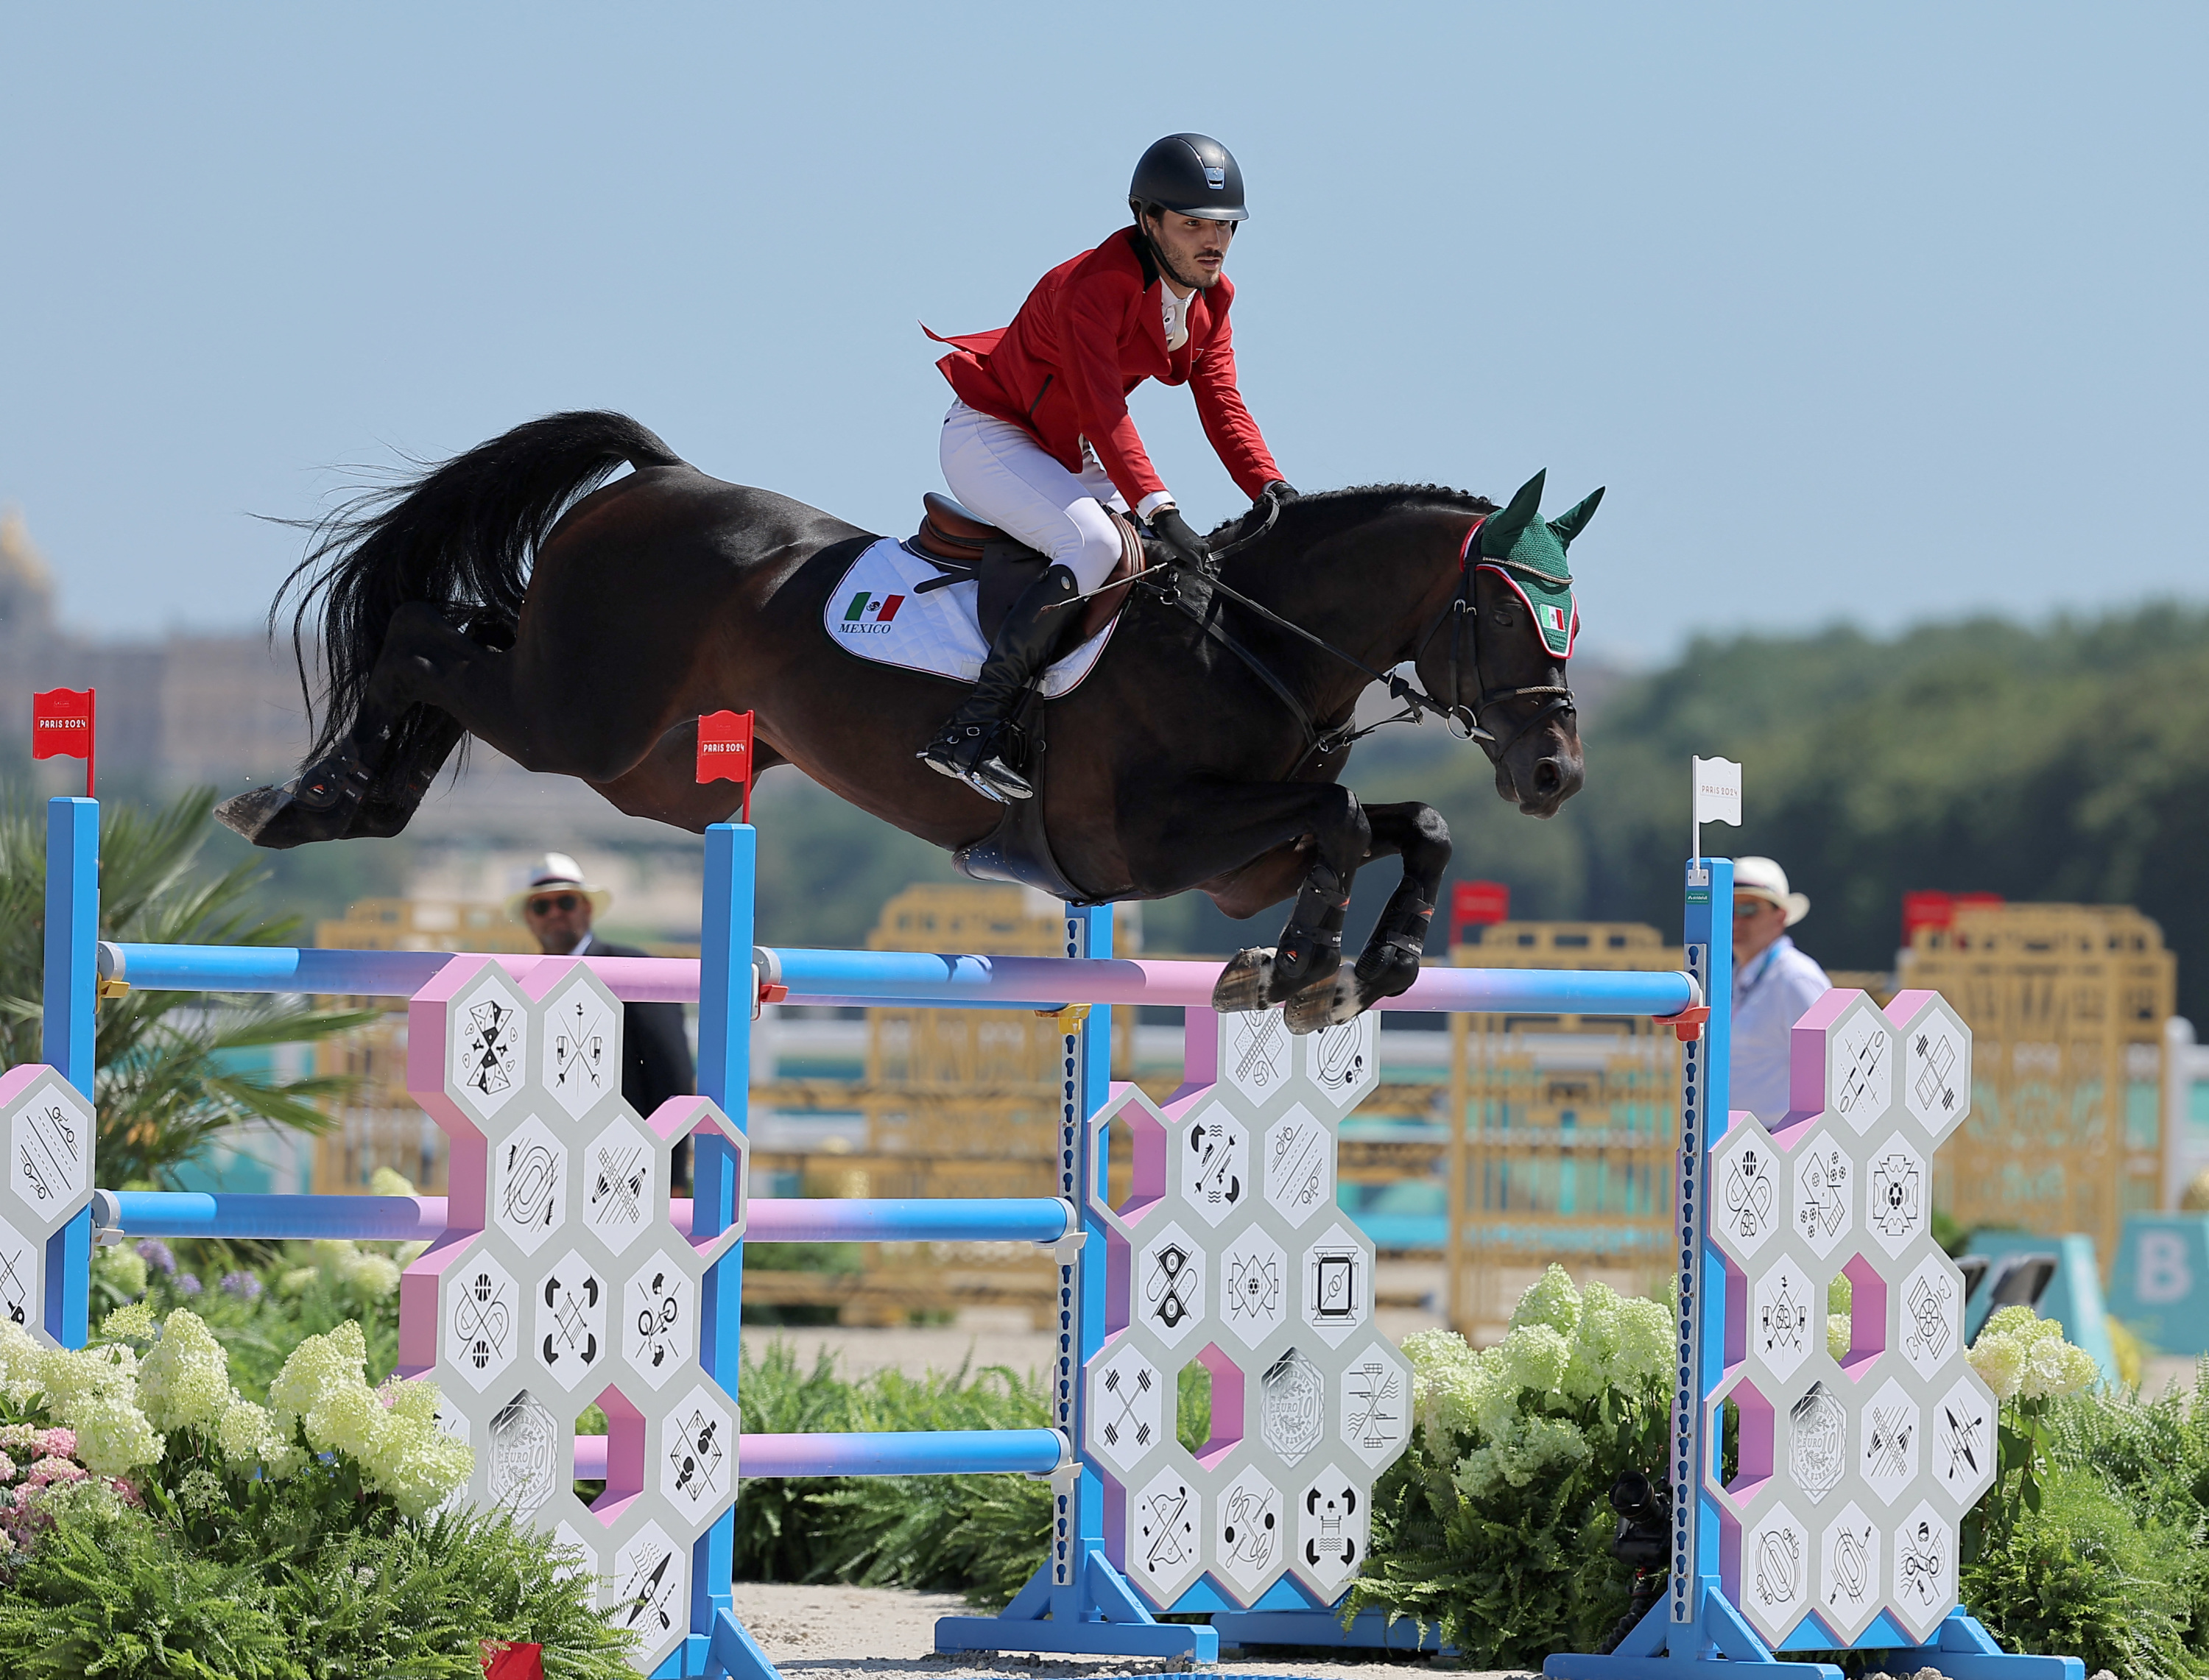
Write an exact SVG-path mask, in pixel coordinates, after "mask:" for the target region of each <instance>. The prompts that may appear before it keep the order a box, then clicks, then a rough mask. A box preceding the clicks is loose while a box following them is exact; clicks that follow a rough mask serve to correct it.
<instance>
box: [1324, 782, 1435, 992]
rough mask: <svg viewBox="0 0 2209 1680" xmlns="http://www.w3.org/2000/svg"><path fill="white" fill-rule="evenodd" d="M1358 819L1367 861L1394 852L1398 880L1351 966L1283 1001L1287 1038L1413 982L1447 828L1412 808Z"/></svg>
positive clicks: (1428, 809) (1373, 808) (1378, 809)
mask: <svg viewBox="0 0 2209 1680" xmlns="http://www.w3.org/2000/svg"><path fill="white" fill-rule="evenodd" d="M1365 816H1366V820H1367V822H1369V823H1370V824H1371V825H1372V828H1373V848H1372V850H1371V851H1370V852H1368V853H1367V854H1366V855H1367V857H1368V858H1381V857H1386V856H1387V854H1388V853H1390V852H1395V853H1397V854H1398V855H1399V856H1400V857H1401V858H1403V860H1404V878H1403V879H1402V880H1401V881H1400V882H1398V883H1397V886H1396V890H1395V891H1394V892H1393V893H1392V894H1389V895H1388V902H1387V906H1385V907H1384V908H1383V909H1382V910H1381V919H1380V920H1379V921H1378V922H1376V923H1375V924H1374V927H1373V936H1372V937H1371V938H1370V939H1369V940H1367V941H1366V942H1365V948H1364V950H1363V951H1362V952H1360V953H1359V954H1358V958H1357V966H1356V968H1355V969H1354V970H1352V971H1351V972H1349V973H1346V974H1345V973H1342V972H1337V973H1336V974H1335V975H1334V976H1333V979H1332V980H1331V981H1330V982H1329V983H1327V984H1324V985H1315V986H1310V987H1308V988H1306V989H1305V990H1304V991H1301V992H1299V993H1297V996H1295V997H1291V999H1290V1000H1289V1001H1288V1003H1287V1005H1286V1007H1285V1009H1284V1012H1283V1013H1284V1014H1285V1015H1286V1016H1287V1018H1288V1023H1289V1030H1290V1031H1291V1032H1292V1033H1315V1032H1317V1031H1318V1030H1319V1029H1320V1028H1321V1027H1328V1026H1333V1025H1336V1024H1338V1023H1339V1022H1342V1021H1349V1020H1351V1019H1353V1018H1354V1017H1356V1016H1357V1015H1363V1013H1364V1012H1365V1011H1366V1010H1368V1009H1371V1008H1372V1007H1373V1006H1374V1005H1375V1003H1379V1002H1380V1001H1381V999H1382V998H1384V997H1401V996H1402V995H1403V994H1404V993H1405V992H1406V991H1410V990H1411V983H1412V982H1413V981H1414V980H1416V979H1417V978H1419V958H1420V956H1421V955H1422V954H1424V951H1425V950H1426V944H1427V925H1428V924H1429V923H1430V922H1431V921H1432V920H1433V919H1434V914H1435V898H1436V894H1438V893H1439V892H1440V891H1441V890H1442V871H1443V870H1446V869H1448V867H1449V860H1450V836H1449V825H1448V823H1446V822H1443V821H1442V813H1441V812H1440V811H1438V810H1435V808H1434V807H1433V806H1431V805H1422V804H1416V803H1410V804H1397V805H1368V806H1367V807H1366V808H1365Z"/></svg>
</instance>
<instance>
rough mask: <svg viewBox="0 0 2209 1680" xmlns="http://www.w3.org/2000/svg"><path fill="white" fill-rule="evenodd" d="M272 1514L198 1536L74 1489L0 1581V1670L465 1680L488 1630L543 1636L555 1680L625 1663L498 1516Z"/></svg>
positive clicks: (187, 1678)
mask: <svg viewBox="0 0 2209 1680" xmlns="http://www.w3.org/2000/svg"><path fill="white" fill-rule="evenodd" d="M285 1515H286V1516H287V1517H288V1519H289V1520H288V1522H287V1521H286V1520H278V1521H277V1522H275V1523H274V1524H270V1525H264V1526H248V1525H243V1524H230V1525H227V1526H226V1539H225V1541H224V1542H223V1543H222V1544H220V1545H215V1546H213V1547H208V1548H202V1547H197V1546H195V1545H192V1544H191V1543H190V1541H189V1540H188V1539H187V1538H185V1537H184V1534H183V1533H182V1532H179V1531H178V1529H177V1528H175V1527H174V1526H171V1525H169V1524H166V1523H164V1522H161V1521H160V1520H157V1519H156V1518H154V1517H153V1516H152V1515H149V1514H147V1513H146V1512H144V1511H139V1510H134V1509H132V1508H129V1507H128V1506H126V1505H124V1504H123V1503H122V1502H120V1501H119V1500H117V1499H116V1498H115V1497H114V1496H111V1495H105V1494H103V1493H102V1492H101V1490H98V1489H94V1488H89V1487H87V1488H83V1489H81V1490H79V1491H78V1493H77V1494H76V1495H75V1496H73V1497H71V1498H69V1499H67V1500H65V1501H63V1502H59V1504H58V1506H57V1514H56V1520H55V1522H54V1525H53V1526H52V1527H51V1529H49V1530H48V1531H46V1532H45V1534H44V1536H43V1537H42V1538H40V1540H39V1544H38V1545H37V1546H36V1547H35V1548H34V1549H33V1551H31V1552H30V1554H29V1555H28V1557H27V1558H25V1559H24V1561H23V1562H22V1563H21V1566H20V1567H19V1568H18V1569H16V1570H15V1574H14V1576H13V1578H12V1579H11V1580H9V1581H8V1582H7V1583H6V1585H5V1587H0V1672H5V1673H8V1674H10V1675H22V1676H25V1677H33V1676H42V1675H51V1676H56V1677H61V1676H70V1677H75V1676H85V1677H99V1676H114V1677H117V1680H140V1677H147V1680H152V1677H168V1676H177V1677H184V1680H307V1677H310V1676H313V1677H322V1676H337V1675H369V1674H405V1675H410V1676H420V1677H424V1680H430V1677H436V1680H476V1677H479V1676H480V1675H481V1674H482V1672H483V1669H482V1664H481V1658H480V1654H479V1643H478V1641H480V1640H484V1639H504V1640H517V1641H532V1642H536V1643H540V1644H542V1645H543V1646H544V1647H545V1673H546V1674H547V1675H548V1676H557V1677H560V1680H627V1677H629V1676H631V1675H633V1674H634V1672H635V1671H634V1670H633V1669H632V1668H631V1667H630V1666H629V1660H628V1656H627V1653H628V1650H629V1646H630V1643H631V1641H630V1636H629V1635H628V1634H627V1633H626V1632H623V1631H621V1630H619V1629H615V1628H613V1627H611V1626H610V1625H608V1623H607V1621H606V1619H605V1617H603V1616H601V1615H600V1614H599V1612H597V1611H594V1610H593V1609H592V1608H591V1607H590V1605H589V1603H588V1595H587V1593H585V1592H583V1591H582V1590H581V1589H580V1588H579V1586H578V1583H577V1582H576V1581H575V1580H574V1579H573V1578H572V1577H571V1576H569V1575H565V1574H563V1560H562V1557H561V1556H560V1555H559V1554H558V1553H557V1551H555V1549H554V1545H553V1542H552V1541H551V1538H550V1537H548V1536H545V1535H541V1534H539V1533H537V1532H534V1531H533V1530H530V1529H527V1528H522V1527H519V1526H516V1525H515V1523H514V1522H513V1521H512V1520H510V1519H509V1518H508V1517H507V1516H505V1515H504V1514H488V1515H480V1514H479V1515H465V1516H440V1517H436V1518H433V1519H431V1520H429V1521H428V1522H426V1523H422V1524H415V1523H410V1522H406V1521H399V1522H395V1523H393V1524H390V1525H389V1526H384V1527H381V1528H376V1529H360V1528H349V1527H347V1526H344V1525H342V1524H338V1523H332V1522H330V1521H328V1520H326V1514H322V1513H316V1512H315V1511H313V1510H311V1509H310V1508H305V1507H304V1506H302V1505H300V1504H299V1503H298V1502H290V1504H289V1508H288V1509H287V1510H286V1513H285ZM286 1529H288V1534H286ZM286 1539H288V1544H286V1543H285V1542H286Z"/></svg>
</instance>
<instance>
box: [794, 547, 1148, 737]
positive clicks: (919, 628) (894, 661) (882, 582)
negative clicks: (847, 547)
mask: <svg viewBox="0 0 2209 1680" xmlns="http://www.w3.org/2000/svg"><path fill="white" fill-rule="evenodd" d="M942 575H943V574H942V573H941V572H939V571H938V570H936V568H935V567H934V566H933V565H931V564H930V563H929V562H928V561H926V560H924V559H923V558H922V557H920V556H919V555H918V554H915V553H914V552H913V551H912V550H911V549H909V548H907V547H906V545H904V544H903V543H901V542H900V541H899V540H898V539H896V538H894V537H884V538H883V539H882V540H880V541H879V542H877V543H876V544H874V545H872V546H871V547H870V548H868V549H867V550H866V551H864V552H863V553H862V554H861V555H860V556H859V557H858V559H856V560H854V561H853V562H852V568H851V569H850V570H849V571H847V572H846V573H845V574H844V581H843V582H842V583H840V585H838V586H837V587H835V588H834V589H832V590H830V591H829V592H828V605H826V606H825V607H823V608H822V613H821V625H822V629H825V630H827V631H828V635H829V639H830V640H831V641H834V642H835V644H836V645H837V646H838V647H841V648H843V649H844V650H845V651H846V653H857V654H858V656H859V657H860V658H861V659H872V660H874V661H875V663H876V664H877V665H903V666H904V667H905V668H906V670H907V671H926V672H927V673H928V674H929V675H930V676H931V677H950V678H952V679H953V680H954V681H955V682H960V683H971V682H972V681H973V680H974V679H975V678H976V677H979V676H980V675H981V674H982V661H983V660H984V659H986V658H987V657H988V656H989V652H990V644H989V643H988V642H986V641H984V640H983V639H982V630H981V627H980V625H979V624H978V623H977V621H976V616H975V615H976V612H977V611H978V605H977V602H978V597H979V596H980V594H981V587H980V586H979V585H978V584H975V583H972V582H962V583H954V584H951V585H949V586H948V587H945V588H941V589H931V590H930V591H929V592H928V593H926V594H922V593H920V592H919V591H920V586H921V585H922V584H924V583H928V582H931V581H934V580H935V579H936V578H939V577H941V576H942ZM1075 610H1076V609H1074V608H1072V607H1068V608H1067V609H1066V611H1069V612H1071V611H1075ZM1119 622H1120V621H1119V619H1118V618H1117V617H1114V618H1113V619H1112V620H1111V623H1107V624H1106V625H1105V626H1104V629H1101V630H1099V631H1098V632H1097V634H1096V635H1092V636H1091V637H1090V638H1089V640H1088V641H1085V642H1083V643H1082V644H1081V645H1080V647H1077V648H1075V649H1074V651H1073V652H1072V653H1068V654H1067V655H1066V657H1065V658H1063V659H1060V660H1059V661H1058V663H1057V664H1056V665H1052V666H1051V667H1050V670H1049V671H1046V672H1045V673H1044V678H1043V682H1042V683H1041V684H1040V685H1039V686H1040V687H1041V688H1042V689H1043V694H1044V699H1046V700H1056V699H1057V698H1058V697H1059V695H1062V694H1064V693H1066V692H1067V691H1068V689H1072V688H1073V687H1074V684H1075V683H1079V682H1080V680H1081V679H1082V678H1083V677H1086V676H1087V675H1088V674H1089V672H1090V671H1091V669H1092V667H1093V666H1094V665H1096V663H1097V656H1098V654H1100V653H1103V652H1104V644H1105V643H1106V642H1108V641H1111V639H1112V626H1113V625H1114V624H1117V623H1119Z"/></svg>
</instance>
